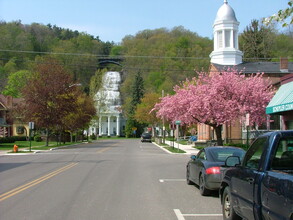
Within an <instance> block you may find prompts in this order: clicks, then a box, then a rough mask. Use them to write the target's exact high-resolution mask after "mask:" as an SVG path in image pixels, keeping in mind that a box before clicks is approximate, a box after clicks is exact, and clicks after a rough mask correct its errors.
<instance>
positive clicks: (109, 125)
mask: <svg viewBox="0 0 293 220" xmlns="http://www.w3.org/2000/svg"><path fill="white" fill-rule="evenodd" d="M110 119H111V116H108V136H111V121H110Z"/></svg>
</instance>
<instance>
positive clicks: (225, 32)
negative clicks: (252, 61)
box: [210, 0, 243, 65]
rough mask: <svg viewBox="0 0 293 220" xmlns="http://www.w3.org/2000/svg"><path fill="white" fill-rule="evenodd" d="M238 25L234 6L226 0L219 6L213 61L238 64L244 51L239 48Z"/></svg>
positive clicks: (215, 27)
mask: <svg viewBox="0 0 293 220" xmlns="http://www.w3.org/2000/svg"><path fill="white" fill-rule="evenodd" d="M238 27H239V22H238V21H237V19H236V16H235V12H234V10H233V8H232V7H231V6H230V5H229V4H228V2H227V0H224V4H223V5H222V6H221V7H220V8H219V10H218V13H217V16H216V19H215V22H214V25H213V28H214V51H213V52H212V53H211V54H210V58H211V63H216V64H221V65H238V64H240V63H242V56H243V53H242V52H241V51H240V50H239V49H238Z"/></svg>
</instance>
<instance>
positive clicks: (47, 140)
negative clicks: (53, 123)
mask: <svg viewBox="0 0 293 220" xmlns="http://www.w3.org/2000/svg"><path fill="white" fill-rule="evenodd" d="M48 146H49V129H48V128H46V147H48Z"/></svg>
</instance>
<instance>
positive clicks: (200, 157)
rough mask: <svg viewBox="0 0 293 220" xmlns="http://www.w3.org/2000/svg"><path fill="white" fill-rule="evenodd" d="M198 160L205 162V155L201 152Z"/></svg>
mask: <svg viewBox="0 0 293 220" xmlns="http://www.w3.org/2000/svg"><path fill="white" fill-rule="evenodd" d="M198 158H199V159H200V160H206V153H205V152H204V151H202V152H201V153H200V154H199V156H198Z"/></svg>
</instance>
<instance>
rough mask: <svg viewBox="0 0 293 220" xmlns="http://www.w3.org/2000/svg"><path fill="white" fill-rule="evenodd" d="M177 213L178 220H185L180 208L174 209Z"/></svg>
mask: <svg viewBox="0 0 293 220" xmlns="http://www.w3.org/2000/svg"><path fill="white" fill-rule="evenodd" d="M174 212H175V215H176V216H177V219H178V220H185V218H184V216H183V215H182V213H181V212H180V209H174Z"/></svg>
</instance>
